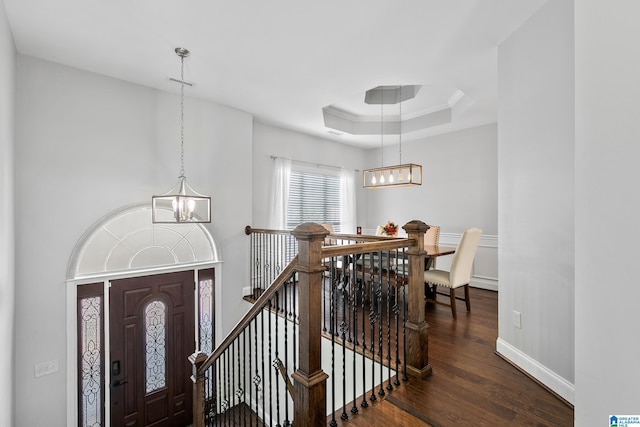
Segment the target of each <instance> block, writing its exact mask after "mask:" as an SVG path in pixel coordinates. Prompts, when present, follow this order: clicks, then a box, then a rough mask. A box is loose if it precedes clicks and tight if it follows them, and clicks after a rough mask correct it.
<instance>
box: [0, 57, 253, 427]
mask: <svg viewBox="0 0 640 427" xmlns="http://www.w3.org/2000/svg"><path fill="white" fill-rule="evenodd" d="M18 88H19V91H18V94H17V95H18V96H17V126H16V129H17V144H16V153H15V156H16V162H15V170H16V178H15V191H16V211H17V212H20V215H19V216H17V217H16V235H17V236H18V238H17V239H16V240H17V242H16V342H15V354H16V359H17V360H20V363H17V364H16V368H15V378H16V380H15V419H16V424H15V425H16V426H18V427H19V426H35V425H47V426H53V427H56V426H64V425H66V422H65V419H66V407H67V402H66V395H65V392H64V391H65V390H66V386H65V379H66V377H67V375H66V359H67V357H75V355H67V354H66V345H65V341H66V338H65V336H66V332H65V327H66V323H65V319H66V317H65V316H66V314H65V313H66V310H67V307H66V305H65V279H66V277H65V275H66V268H67V262H68V261H69V256H70V255H71V251H72V249H73V247H74V245H75V243H76V242H77V240H78V239H79V238H80V237H81V236H82V234H83V232H84V231H85V230H87V228H89V227H90V226H91V224H93V223H94V222H95V221H97V220H98V219H100V218H101V217H102V216H103V215H105V214H106V213H108V212H111V211H112V210H114V209H117V208H119V207H121V206H124V205H128V204H131V203H136V202H144V201H149V202H150V201H151V195H152V194H157V193H163V192H165V191H167V190H169V189H170V188H171V187H172V186H173V185H174V184H175V182H176V181H177V175H178V172H179V168H180V164H179V156H180V151H179V147H180V139H179V138H180V137H179V135H180V131H179V111H180V110H179V96H178V95H176V94H170V93H166V92H161V91H158V90H154V89H150V88H146V87H142V86H138V85H134V84H131V83H126V82H123V81H120V80H116V79H112V78H108V77H104V76H101V75H97V74H92V73H88V72H84V71H81V70H78V69H74V68H69V67H65V66H61V65H58V64H54V63H51V62H47V61H43V60H39V59H35V58H31V57H25V56H19V57H18ZM251 138H252V118H251V116H250V115H248V114H246V113H243V112H239V111H236V110H232V109H229V108H226V107H222V106H218V105H215V104H212V103H209V102H204V101H199V100H194V99H191V98H187V99H186V100H185V170H186V175H187V177H188V179H189V183H190V184H191V185H192V186H193V187H194V188H195V189H196V190H198V191H200V192H202V193H206V194H209V195H211V196H212V209H213V214H212V223H211V225H209V226H208V228H209V230H210V231H211V233H212V235H213V236H214V238H215V239H216V241H217V242H218V244H219V246H220V248H221V252H222V259H223V260H224V265H223V267H222V268H223V276H222V280H223V286H222V290H223V295H217V296H216V298H222V299H223V300H224V301H225V312H224V314H223V325H222V326H223V330H224V331H228V330H229V329H230V328H231V327H233V325H234V324H235V322H236V321H237V320H238V318H239V316H241V315H242V314H243V313H244V311H245V308H244V305H243V302H242V287H243V286H244V285H245V284H246V283H248V269H247V267H246V266H247V265H248V262H249V261H248V246H247V247H246V248H245V240H244V239H243V238H242V237H243V236H244V233H243V228H244V225H245V224H247V223H248V222H249V221H250V220H251V210H252V209H251V201H252V197H251V192H252V189H251V184H252V177H251V170H250V169H248V170H244V171H243V173H242V174H237V173H236V171H237V169H236V168H235V167H234V165H241V164H243V162H245V161H246V157H247V154H248V153H250V152H251ZM3 145H4V144H3ZM2 158H3V159H4V156H3V157H2ZM229 177H233V180H230V179H229ZM49 360H58V362H59V363H58V365H59V367H60V370H59V372H56V373H54V374H51V375H47V376H44V377H40V378H37V379H36V378H34V365H35V364H37V363H40V362H45V361H49ZM34 404H35V405H37V406H38V410H37V411H34V410H33V408H34Z"/></svg>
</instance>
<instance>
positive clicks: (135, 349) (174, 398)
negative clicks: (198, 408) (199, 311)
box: [108, 271, 195, 427]
mask: <svg viewBox="0 0 640 427" xmlns="http://www.w3.org/2000/svg"><path fill="white" fill-rule="evenodd" d="M109 314H110V316H109V317H110V321H109V323H110V325H109V326H110V329H109V330H110V346H111V349H110V366H109V367H108V369H109V371H110V374H111V381H110V393H111V426H112V427H120V426H127V427H147V426H149V427H150V426H154V427H174V426H175V427H183V426H186V425H188V424H190V423H191V420H192V395H193V386H192V383H191V380H190V372H191V365H190V363H189V361H188V360H187V357H188V356H189V355H190V354H191V353H193V351H194V349H195V338H194V277H193V271H185V272H177V273H167V274H161V275H156V276H146V277H138V278H131V279H121V280H114V281H112V282H111V288H110V310H109Z"/></svg>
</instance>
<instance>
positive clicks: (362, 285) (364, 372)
mask: <svg viewBox="0 0 640 427" xmlns="http://www.w3.org/2000/svg"><path fill="white" fill-rule="evenodd" d="M361 259H362V260H363V268H362V269H361V272H360V279H359V281H358V286H359V288H360V298H361V299H362V402H360V406H362V407H363V408H366V407H368V406H369V402H367V379H366V378H367V363H366V359H367V357H366V355H365V353H366V351H367V337H366V330H367V329H366V325H365V322H366V317H367V316H365V314H366V312H367V311H366V310H367V307H366V300H367V298H366V286H367V284H366V282H365V269H364V257H362V258H361ZM353 264H354V265H353V267H352V268H353V274H354V275H355V276H356V277H357V274H358V269H357V268H356V265H355V264H356V263H355V261H354V263H353Z"/></svg>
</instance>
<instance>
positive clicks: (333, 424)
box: [329, 281, 338, 427]
mask: <svg viewBox="0 0 640 427" xmlns="http://www.w3.org/2000/svg"><path fill="white" fill-rule="evenodd" d="M330 285H331V290H330V292H331V298H330V299H331V301H330V303H329V305H330V308H329V310H330V312H329V330H330V332H331V422H329V425H330V426H331V427H336V426H337V425H338V422H337V421H336V334H335V322H336V312H335V310H336V301H335V299H336V292H335V289H336V286H337V283H335V282H333V281H331V284H330Z"/></svg>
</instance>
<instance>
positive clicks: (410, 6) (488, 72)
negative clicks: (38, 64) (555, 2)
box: [4, 0, 547, 147]
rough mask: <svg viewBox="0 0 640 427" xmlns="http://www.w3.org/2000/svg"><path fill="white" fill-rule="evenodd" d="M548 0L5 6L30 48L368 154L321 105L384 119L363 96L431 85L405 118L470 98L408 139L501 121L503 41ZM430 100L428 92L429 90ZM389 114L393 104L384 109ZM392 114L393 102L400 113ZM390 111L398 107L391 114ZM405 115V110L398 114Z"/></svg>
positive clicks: (94, 1) (15, 2) (19, 0)
mask: <svg viewBox="0 0 640 427" xmlns="http://www.w3.org/2000/svg"><path fill="white" fill-rule="evenodd" d="M546 1H547V0H517V1H514V0H401V1H398V0H395V1H392V0H323V1H304V0H272V1H264V0H236V1H232V0H227V1H219V0H218V1H216V0H188V1H185V0H57V1H51V0H4V3H5V7H6V10H7V15H8V18H9V24H10V26H11V29H12V32H13V36H14V39H15V43H16V48H17V50H18V52H20V53H21V54H25V55H31V56H35V57H39V58H43V59H46V60H50V61H54V62H58V63H62V64H66V65H69V66H72V67H77V68H80V69H84V70H88V71H93V72H96V73H100V74H104V75H107V76H112V77H115V78H119V79H122V80H127V81H131V82H134V83H138V84H142V85H146V86H150V87H154V88H158V89H162V90H167V91H173V92H179V88H180V87H179V85H178V84H177V83H174V82H170V81H169V80H168V78H169V77H179V74H180V60H179V58H178V57H177V56H176V54H175V53H174V48H175V47H178V46H181V47H185V48H187V49H189V50H190V51H191V56H190V57H189V58H187V59H186V60H185V80H187V81H192V82H194V83H195V85H194V86H193V87H192V88H189V87H187V88H186V89H185V93H186V95H187V96H193V97H197V98H202V99H208V100H211V101H213V102H216V103H220V104H225V105H228V106H231V107H234V108H237V109H239V110H243V111H247V112H249V113H251V114H253V115H254V116H255V117H256V119H257V120H260V121H263V122H265V123H270V124H274V125H277V126H281V127H285V128H290V129H294V130H298V131H301V132H305V133H309V134H313V135H318V136H321V137H324V138H330V139H335V140H338V141H342V142H345V143H348V144H353V145H359V146H363V147H367V146H369V147H370V146H375V145H377V144H378V143H379V140H380V138H379V135H378V136H376V135H358V136H356V135H349V134H347V133H343V135H342V136H335V135H333V134H332V133H329V132H328V131H329V130H330V129H329V128H327V127H325V125H324V121H323V113H322V109H323V108H324V107H328V106H332V107H335V108H337V109H339V110H344V111H347V112H349V113H351V114H353V115H355V116H356V117H359V116H363V117H364V116H367V117H371V114H377V111H379V107H378V108H377V109H376V110H375V111H376V112H375V113H371V110H370V109H371V107H372V106H367V105H366V104H364V92H365V91H366V90H368V89H372V88H374V87H377V86H380V85H407V84H415V85H423V87H422V89H421V91H420V92H419V94H418V96H417V97H416V99H415V100H410V101H407V102H405V103H403V105H402V109H403V116H402V117H403V120H404V117H405V114H406V115H407V117H410V116H411V115H412V114H413V115H414V116H415V115H416V114H419V110H420V111H425V110H428V109H429V108H431V109H433V108H436V109H437V108H438V107H437V106H438V105H441V104H442V99H435V98H434V99H428V96H429V94H443V95H442V97H444V98H445V99H446V97H447V96H449V95H448V94H450V93H451V91H452V90H458V91H461V92H462V93H463V94H464V96H463V99H464V101H465V102H464V104H463V105H464V108H459V109H458V111H455V110H454V112H453V115H452V120H451V122H450V123H447V124H441V125H436V126H432V127H426V128H422V129H416V130H410V131H407V134H406V135H405V133H404V132H405V131H403V140H405V139H407V140H409V139H415V138H419V137H423V136H428V135H434V134H439V133H444V132H449V131H451V130H455V129H461V128H465V127H470V126H476V125H480V124H485V123H491V122H495V121H496V118H497V113H496V91H497V75H496V74H497V63H496V61H497V46H498V45H499V44H500V42H502V41H503V40H504V39H505V38H506V37H507V36H508V35H509V34H510V33H511V32H513V31H514V30H515V29H517V28H518V27H519V26H520V25H522V23H523V22H524V21H526V20H527V19H528V18H529V17H530V16H531V15H532V14H533V13H534V12H535V11H536V10H538V8H539V7H540V6H542V4H544V3H545V2H546ZM421 94H422V95H421ZM385 108H386V107H385ZM389 108H391V107H389ZM385 114H386V113H385ZM393 114H395V115H396V116H397V114H398V113H397V112H394V113H393Z"/></svg>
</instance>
